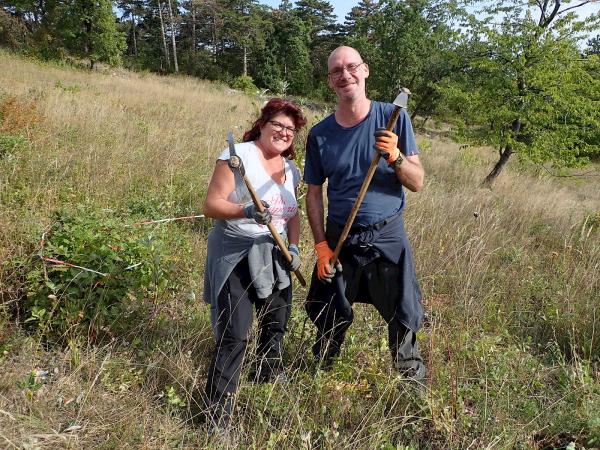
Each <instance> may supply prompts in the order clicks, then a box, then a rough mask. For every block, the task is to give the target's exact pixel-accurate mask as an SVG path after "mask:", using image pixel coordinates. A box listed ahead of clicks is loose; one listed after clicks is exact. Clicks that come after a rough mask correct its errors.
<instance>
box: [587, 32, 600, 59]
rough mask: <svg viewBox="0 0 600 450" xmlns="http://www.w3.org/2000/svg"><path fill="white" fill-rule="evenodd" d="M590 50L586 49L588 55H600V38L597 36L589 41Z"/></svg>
mask: <svg viewBox="0 0 600 450" xmlns="http://www.w3.org/2000/svg"><path fill="white" fill-rule="evenodd" d="M587 45H588V48H587V49H586V51H585V52H586V54H587V55H600V36H596V37H594V38H592V39H590V40H588V41H587Z"/></svg>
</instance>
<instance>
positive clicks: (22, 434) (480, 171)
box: [0, 53, 600, 449]
mask: <svg viewBox="0 0 600 450" xmlns="http://www.w3.org/2000/svg"><path fill="white" fill-rule="evenodd" d="M0 56H2V57H1V58H0V86H2V87H1V88H0V103H1V104H2V105H4V106H3V107H2V108H4V109H0V110H1V111H3V112H2V116H0V120H2V122H0V129H1V130H2V133H4V134H5V135H10V136H20V138H19V139H22V140H21V141H19V142H20V143H19V145H18V147H16V149H15V150H12V151H10V152H8V153H6V154H5V155H4V156H1V155H2V152H1V151H0V169H1V170H0V260H2V262H3V263H4V264H3V266H0V299H1V300H2V303H3V308H4V312H1V311H0V329H2V330H3V331H2V334H0V351H2V352H4V353H3V354H0V364H1V366H2V371H0V442H2V446H4V447H7V448H124V447H134V448H206V447H208V448H240V447H241V448H257V449H258V448H280V447H290V448H306V449H317V448H319V449H328V448H352V449H363V448H385V449H392V448H456V449H463V448H551V447H560V446H566V445H567V444H568V443H569V442H576V443H577V444H578V445H582V446H587V447H592V446H594V445H595V446H598V445H599V444H598V442H600V416H599V415H598V411H600V381H599V380H598V377H599V372H598V358H599V357H600V356H599V355H600V342H599V340H598V338H597V336H596V334H597V333H596V329H597V328H598V299H599V298H600V275H599V274H600V235H599V234H600V231H599V229H598V228H599V226H598V223H596V222H595V220H596V219H595V218H594V217H596V216H595V215H597V214H598V213H599V212H600V195H599V194H600V179H599V178H598V177H597V176H596V177H593V176H592V177H588V178H584V179H579V178H574V179H570V178H564V179H557V178H550V177H548V176H545V175H543V174H541V175H538V176H532V174H531V172H528V171H525V170H523V169H522V168H521V167H519V166H518V165H517V164H516V161H513V162H512V163H511V165H510V166H509V170H508V171H506V172H505V173H503V174H502V175H501V177H500V179H499V180H498V182H497V183H496V185H495V186H494V189H493V190H489V189H482V188H480V187H479V182H480V181H481V180H482V179H483V177H484V176H485V174H486V173H487V171H489V169H490V167H491V164H492V163H493V158H494V154H493V153H492V151H491V150H485V149H475V148H463V149H460V148H459V146H458V145H456V144H453V143H451V142H446V141H444V140H441V139H432V138H430V137H427V136H420V137H419V141H420V143H421V147H422V148H423V153H422V160H423V163H424V165H425V166H426V170H427V173H428V176H427V185H426V188H425V189H424V191H423V192H421V193H419V194H416V195H413V194H410V195H409V196H408V203H409V204H408V208H407V210H406V222H407V228H408V230H409V236H410V238H411V242H412V244H413V248H414V253H415V259H416V262H417V266H418V267H417V270H418V273H419V276H420V280H421V285H422V289H423V293H424V299H425V306H426V309H427V312H428V321H427V323H426V326H425V327H424V329H423V331H422V332H420V333H419V339H420V341H421V346H422V350H423V353H424V355H425V357H426V359H427V362H428V366H429V375H428V379H427V382H426V386H424V387H423V389H415V388H414V387H411V385H407V384H406V383H403V382H400V381H398V380H397V379H396V377H395V374H394V372H393V371H392V370H391V367H390V366H391V365H390V360H389V355H388V352H387V344H386V342H385V336H386V331H385V324H384V323H383V322H382V320H381V319H380V318H379V317H378V315H377V313H376V312H375V311H374V310H373V308H371V307H369V306H366V305H358V306H357V307H356V313H357V314H356V319H355V323H354V325H353V326H352V328H351V331H350V333H349V336H348V340H347V342H346V345H345V348H344V352H343V354H342V358H340V360H339V361H338V362H336V364H335V365H334V368H333V370H332V371H331V372H324V371H321V370H319V369H318V367H317V366H316V365H315V362H314V361H313V360H312V357H311V356H310V350H309V349H310V345H311V342H312V339H313V338H314V329H313V327H312V325H311V324H310V323H307V322H306V318H305V314H304V312H303V310H302V300H303V298H304V297H305V295H306V292H305V290H304V289H301V288H299V287H297V289H296V290H295V302H296V303H295V306H294V309H293V314H292V319H291V321H290V326H289V330H288V333H287V337H286V365H287V367H288V368H289V369H288V382H287V383H275V384H273V385H259V384H255V383H253V382H252V380H248V379H247V376H248V372H249V371H248V369H244V373H243V375H242V379H243V381H242V385H241V387H240V394H239V397H238V399H237V406H238V408H237V411H238V412H237V415H236V418H235V422H234V423H235V429H234V433H233V434H232V436H230V438H229V439H228V440H226V441H223V440H219V439H213V438H210V437H209V436H208V435H207V432H206V428H205V427H203V426H200V427H197V426H194V425H192V424H191V423H189V422H186V417H187V413H186V410H187V406H188V405H189V403H190V401H191V396H192V393H193V392H194V391H195V390H196V389H198V388H200V389H201V388H202V386H203V383H204V381H205V378H204V377H205V372H206V369H207V366H208V363H209V357H210V352H211V350H212V345H213V344H212V334H211V331H210V326H209V321H208V311H207V308H206V307H205V306H204V305H203V304H202V303H201V302H200V301H199V298H200V297H201V291H202V289H201V279H200V277H201V273H200V272H201V269H196V271H192V270H188V266H190V267H191V266H201V265H202V261H203V260H204V258H205V256H206V253H205V239H206V232H207V228H208V225H207V224H194V225H170V226H171V227H172V228H170V229H169V230H170V232H171V233H173V234H174V235H177V236H180V237H181V239H184V240H185V242H186V244H187V245H188V246H189V247H190V248H192V251H191V252H190V255H188V256H185V257H186V258H188V260H186V261H185V264H184V263H182V267H180V268H179V270H176V271H175V272H174V274H175V275H174V276H175V277H176V278H174V279H173V280H171V281H172V284H173V285H174V286H185V289H173V290H172V291H168V292H166V293H165V294H164V298H161V299H160V301H158V302H156V304H155V307H154V309H153V310H152V313H151V315H150V316H149V317H148V318H147V321H143V322H141V323H136V324H132V325H131V328H130V329H129V330H128V331H127V332H126V333H124V334H123V335H120V336H116V337H115V340H114V341H112V342H110V343H108V344H106V345H104V346H96V347H94V346H88V345H86V344H84V343H82V342H77V341H71V342H70V344H69V345H67V346H66V348H57V347H51V348H47V347H46V345H44V343H43V340H41V339H40V337H39V336H38V335H36V334H27V333H25V332H24V331H23V330H22V329H21V328H20V327H19V326H17V324H16V323H15V320H14V316H13V315H12V314H9V312H14V311H15V308H14V306H15V305H17V304H18V301H19V299H20V298H21V296H22V295H23V292H20V291H19V288H20V284H19V283H20V281H19V279H17V277H16V276H17V273H16V272H15V271H14V270H13V269H11V268H12V267H13V266H11V264H9V262H10V261H11V260H14V259H17V258H18V257H19V256H21V255H28V254H30V253H31V252H34V251H35V250H36V245H38V240H39V236H40V235H41V233H42V230H43V228H44V226H45V225H46V224H47V223H48V222H49V221H50V220H51V219H50V217H51V213H52V211H53V210H55V209H56V208H58V207H61V206H65V205H69V204H77V203H88V204H91V205H94V206H95V207H97V208H110V209H112V210H121V211H123V210H124V211H134V212H135V214H134V213H133V212H132V222H133V220H134V219H133V216H135V217H136V218H139V216H141V215H144V214H147V215H149V216H147V217H146V218H148V219H152V218H159V217H156V216H152V215H156V214H172V215H177V214H182V215H183V214H185V213H191V212H197V211H198V208H199V206H200V205H201V203H202V200H203V196H204V194H205V190H206V187H207V183H208V180H209V177H210V174H211V172H212V167H213V161H214V159H215V157H216V155H217V154H218V153H219V152H220V151H221V149H222V148H224V147H225V136H226V132H227V131H228V129H230V128H232V127H237V126H241V127H242V128H245V127H246V126H247V125H248V123H249V121H250V120H251V119H252V118H253V117H254V116H255V114H256V111H257V109H258V107H259V101H258V100H253V99H252V98H250V97H247V96H243V95H241V94H239V93H235V92H231V91H229V90H227V89H226V88H224V87H223V86H220V85H215V84H210V83H205V82H201V81H197V80H194V79H191V78H183V77H177V78H173V77H157V76H150V75H137V74H131V73H127V72H119V73H114V74H113V73H110V72H109V73H105V74H98V73H93V72H86V71H79V70H72V69H66V68H61V67H58V66H52V65H44V64H40V63H37V62H34V61H27V60H23V59H21V58H18V57H15V56H12V55H10V54H7V53H1V54H0ZM27 108H29V109H27ZM5 111H13V112H15V111H21V112H22V111H29V113H26V114H21V113H19V114H16V113H14V114H13V113H11V114H10V115H11V117H13V118H14V117H20V119H19V120H16V119H15V120H13V119H11V121H10V125H9V122H7V120H8V119H6V117H7V116H8V115H9V114H7V113H6V112H5ZM24 118H30V119H31V120H23V119H24ZM33 119H35V120H33ZM235 133H236V136H238V138H239V137H240V136H241V129H240V128H236V129H235ZM304 136H305V134H303V135H302V136H301V140H303V139H304ZM299 147H302V145H299ZM303 226H304V229H303V237H302V244H303V245H302V247H303V249H304V267H305V269H304V272H305V274H306V275H307V274H308V272H309V270H308V269H307V267H309V266H310V265H311V264H312V261H313V257H312V254H311V251H310V250H309V249H310V248H311V241H310V236H309V231H308V224H307V223H303ZM183 257H184V256H181V258H183ZM184 266H185V267H184ZM1 267H5V269H1ZM190 295H195V298H196V300H193V299H191V298H189V296H190ZM250 355H251V352H250V353H249V358H248V359H249V360H248V365H250V364H251V363H252V357H251V356H250ZM32 371H36V372H35V373H34V374H33V375H34V376H30V374H31V372H32ZM40 371H42V372H40ZM43 371H47V372H48V374H47V375H45V374H44V373H45V372H43ZM35 375H37V378H36V376H35ZM182 403H185V404H186V405H185V406H184V405H183V404H182ZM594 439H597V440H596V441H594Z"/></svg>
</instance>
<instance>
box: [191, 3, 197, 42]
mask: <svg viewBox="0 0 600 450" xmlns="http://www.w3.org/2000/svg"><path fill="white" fill-rule="evenodd" d="M191 13H192V44H191V46H190V50H191V51H192V53H196V7H195V6H194V3H193V2H192V6H191Z"/></svg>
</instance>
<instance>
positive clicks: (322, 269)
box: [315, 241, 335, 282]
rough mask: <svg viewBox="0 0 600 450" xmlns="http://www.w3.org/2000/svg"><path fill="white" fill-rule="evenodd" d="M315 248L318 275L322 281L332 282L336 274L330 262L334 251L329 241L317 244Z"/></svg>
mask: <svg viewBox="0 0 600 450" xmlns="http://www.w3.org/2000/svg"><path fill="white" fill-rule="evenodd" d="M315 250H316V251H317V277H318V278H319V280H321V281H327V282H331V279H332V278H333V276H334V275H335V269H334V268H333V267H331V263H330V261H331V258H333V251H332V250H331V249H330V248H329V245H327V241H321V242H319V243H318V244H315Z"/></svg>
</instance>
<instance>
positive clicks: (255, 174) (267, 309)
mask: <svg viewBox="0 0 600 450" xmlns="http://www.w3.org/2000/svg"><path fill="white" fill-rule="evenodd" d="M305 124H306V118H305V117H304V115H303V114H302V112H301V111H300V108H298V106H296V105H295V104H294V103H291V102H288V101H286V100H282V99H279V98H274V99H271V100H270V101H269V102H267V104H266V105H265V106H264V107H263V108H262V110H261V114H260V117H259V118H258V119H257V120H256V121H255V122H254V124H253V125H252V128H251V129H250V130H248V131H247V132H246V133H244V138H243V141H244V142H243V143H241V144H237V145H236V146H235V152H236V154H237V156H238V157H239V158H241V160H242V163H243V165H244V168H245V171H246V176H247V177H248V178H249V180H250V182H251V184H252V186H254V188H255V190H256V191H257V194H258V196H259V197H260V198H261V200H262V201H263V204H264V205H265V207H266V210H265V211H264V212H260V211H258V210H257V209H256V207H255V206H254V204H253V202H252V200H251V198H250V195H249V193H248V190H247V188H246V187H245V184H244V182H243V180H242V178H241V176H240V175H239V173H238V171H232V170H231V169H230V168H229V167H228V163H227V161H228V160H229V157H230V154H229V149H226V150H224V151H223V152H222V153H221V155H220V156H219V159H218V161H217V163H216V166H215V169H214V172H213V175H212V179H211V181H210V184H209V186H208V193H207V195H206V200H205V202H204V215H205V216H207V217H211V218H213V219H217V220H216V222H215V227H214V229H213V230H212V231H211V233H210V235H209V237H208V252H207V258H206V269H205V275H204V300H205V301H206V302H207V303H209V304H210V305H211V320H212V325H213V331H214V334H215V339H216V349H215V353H214V356H213V360H212V363H211V366H210V369H209V373H208V379H207V383H206V397H207V400H208V405H209V407H210V412H211V415H212V417H211V419H212V420H214V423H213V425H214V426H216V427H217V428H218V429H221V430H222V429H225V428H226V427H227V426H228V425H229V419H230V416H231V412H232V405H233V398H232V396H233V395H234V394H235V392H236V390H237V385H238V381H239V377H240V369H241V366H242V361H243V359H244V355H245V352H246V346H247V342H248V333H249V331H250V328H251V325H252V318H253V310H254V309H255V310H256V315H257V319H258V322H259V337H258V349H257V352H258V355H257V364H256V365H255V367H256V380H257V381H259V382H269V381H273V380H274V379H275V378H276V377H277V376H278V375H279V374H280V373H281V370H282V363H281V358H282V347H283V345H282V344H283V334H284V331H285V328H286V324H287V321H288V319H289V316H290V310H291V304H292V283H291V277H290V271H294V270H296V269H298V267H299V266H300V256H299V251H298V241H299V239H300V219H299V215H298V204H297V201H296V190H297V187H298V184H299V182H300V172H299V170H298V168H297V167H296V165H295V164H294V162H293V161H292V160H293V158H294V156H295V154H294V147H293V143H294V137H295V136H296V134H297V132H298V130H299V129H300V128H301V127H303V126H304V125H305ZM269 222H271V223H272V224H273V225H274V226H275V228H276V229H277V231H278V232H279V233H280V234H281V235H282V237H283V238H284V241H285V240H287V241H288V243H289V247H288V250H289V251H290V254H291V255H292V261H291V262H288V261H287V260H285V258H283V255H282V253H281V252H280V251H279V249H278V248H277V246H275V245H274V240H273V237H272V236H271V234H270V233H269V229H268V227H267V224H268V223H269Z"/></svg>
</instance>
